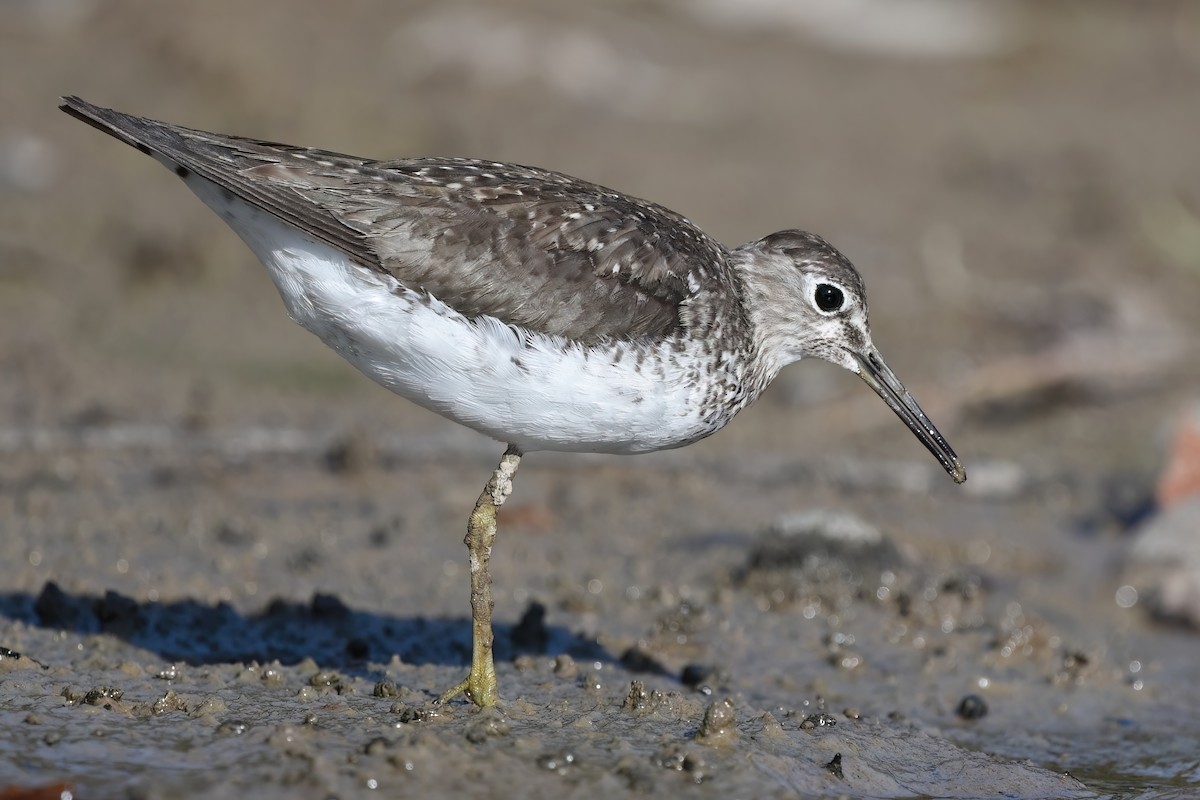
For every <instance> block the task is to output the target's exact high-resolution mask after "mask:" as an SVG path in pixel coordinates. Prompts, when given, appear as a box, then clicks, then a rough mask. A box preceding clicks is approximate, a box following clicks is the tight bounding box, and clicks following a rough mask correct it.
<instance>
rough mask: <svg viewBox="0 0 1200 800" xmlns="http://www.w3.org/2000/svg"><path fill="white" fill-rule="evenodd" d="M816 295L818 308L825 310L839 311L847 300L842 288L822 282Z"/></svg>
mask: <svg viewBox="0 0 1200 800" xmlns="http://www.w3.org/2000/svg"><path fill="white" fill-rule="evenodd" d="M815 297H816V301H817V308H819V309H821V310H822V311H825V312H833V311H837V310H838V309H840V308H841V307H842V304H843V303H845V302H846V298H845V296H844V295H843V294H842V290H841V289H839V288H838V287H836V286H833V285H830V284H828V283H822V284H819V285H818V286H817V293H816V295H815Z"/></svg>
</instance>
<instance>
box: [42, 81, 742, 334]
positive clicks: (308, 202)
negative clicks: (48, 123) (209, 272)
mask: <svg viewBox="0 0 1200 800" xmlns="http://www.w3.org/2000/svg"><path fill="white" fill-rule="evenodd" d="M62 107H63V109H64V110H65V111H67V112H68V113H70V114H72V115H74V116H76V117H78V118H80V119H82V120H83V121H85V122H88V123H89V124H91V125H93V126H95V127H97V128H99V129H100V130H103V131H104V132H106V133H109V134H110V135H113V136H115V137H116V138H118V139H120V140H122V141H124V142H126V143H127V144H130V145H132V146H134V147H137V148H138V149H140V150H143V151H144V152H147V153H150V154H151V155H154V154H155V153H159V154H161V155H162V156H164V157H165V158H166V159H168V160H169V161H171V162H174V163H176V164H178V165H180V166H181V167H183V168H184V169H186V170H190V171H193V172H195V173H196V174H198V175H200V176H202V177H204V178H207V179H208V180H211V181H213V182H214V183H216V184H218V185H219V186H221V187H223V188H225V189H226V190H228V191H230V192H232V193H233V194H234V195H237V196H238V197H240V198H242V199H243V200H245V201H247V202H249V203H252V204H253V205H256V206H258V207H260V208H262V209H264V210H266V211H268V212H270V213H272V214H274V215H276V216H277V217H279V218H281V219H283V220H285V221H286V222H288V223H290V224H292V225H294V226H296V227H297V228H299V229H300V230H303V231H305V232H306V233H308V234H309V235H311V236H313V237H315V238H317V239H320V240H322V241H324V242H327V243H328V244H330V245H332V246H334V247H336V248H338V249H340V250H342V251H343V252H345V253H346V254H347V255H349V256H350V257H352V258H353V259H354V260H355V261H357V262H358V263H360V264H362V265H364V266H366V267H369V268H372V269H376V270H379V271H382V272H386V273H388V274H390V275H392V276H394V277H395V278H396V279H397V280H398V281H400V282H401V283H402V284H404V285H405V286H408V287H410V288H412V289H416V290H419V291H424V292H428V293H429V294H430V295H432V296H434V297H437V298H438V299H439V300H441V301H442V302H444V303H446V304H447V305H449V306H451V307H452V308H454V309H456V310H457V311H459V312H461V313H463V314H465V315H467V316H468V317H477V316H480V315H488V316H492V317H495V318H497V319H500V320H502V321H504V322H506V323H509V324H512V325H520V326H523V327H526V328H530V329H532V330H537V331H541V332H544V333H550V334H555V335H560V336H564V337H567V338H570V339H575V340H578V341H581V342H590V341H596V340H599V339H604V338H619V339H634V338H639V337H642V336H669V335H670V334H671V333H673V332H674V331H676V330H677V329H678V328H679V326H680V324H681V323H680V310H681V305H682V304H684V303H686V301H687V299H688V297H689V296H690V295H691V294H693V293H694V292H695V291H696V290H697V289H699V288H700V287H701V286H704V288H705V290H706V291H710V292H722V291H725V290H728V289H730V288H731V287H730V281H731V278H730V277H729V270H728V267H727V262H726V259H727V256H728V253H727V251H726V250H725V249H724V248H723V247H722V246H721V245H720V244H718V243H717V242H715V241H714V240H713V239H711V238H710V237H708V236H706V235H705V234H704V233H703V232H701V231H700V230H699V229H697V228H696V227H695V226H694V225H692V224H691V223H690V222H689V221H688V220H686V219H685V218H683V217H681V216H679V215H678V214H675V213H674V212H672V211H670V210H668V209H665V208H663V207H661V206H658V205H655V204H652V203H648V202H645V201H642V200H637V199H635V198H631V197H628V196H625V195H621V194H618V193H616V192H613V191H611V190H609V189H605V188H604V187H601V186H597V185H595V184H591V183H587V182H585V181H580V180H577V179H574V178H570V177H568V176H565V175H561V174H559V173H554V172H549V171H545V170H540V169H534V168H530V167H521V166H517V165H512V164H500V163H496V162H489V161H474V160H468V159H450V158H417V159H404V160H398V161H370V160H366V159H361V158H355V157H353V156H347V155H342V154H339V153H332V152H327V151H322V150H316V149H311V148H299V147H293V146H290V145H284V144H279V143H274V142H266V141H259V140H254V139H246V138H241V137H236V136H226V135H221V134H214V133H207V132H204V131H198V130H193V129H190V128H184V127H180V126H176V125H170V124H166V123H161V122H155V121H153V120H147V119H143V118H140V117H134V116H130V115H127V114H122V113H120V112H116V111H112V110H109V109H105V108H100V107H98V106H94V105H91V104H89V103H86V102H85V101H82V100H80V99H78V98H64V100H63V106H62Z"/></svg>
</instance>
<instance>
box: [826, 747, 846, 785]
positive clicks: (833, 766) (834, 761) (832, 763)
mask: <svg viewBox="0 0 1200 800" xmlns="http://www.w3.org/2000/svg"><path fill="white" fill-rule="evenodd" d="M825 770H826V771H827V772H828V773H829V774H830V775H833V776H834V777H835V778H841V779H842V780H845V778H846V775H845V774H844V773H843V772H842V754H841V753H835V754H834V756H833V758H831V759H829V763H828V764H826V765H825Z"/></svg>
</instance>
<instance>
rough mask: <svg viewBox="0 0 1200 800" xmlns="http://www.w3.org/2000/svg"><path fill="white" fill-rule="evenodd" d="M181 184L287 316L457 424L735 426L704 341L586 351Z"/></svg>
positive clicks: (627, 448) (640, 434)
mask: <svg viewBox="0 0 1200 800" xmlns="http://www.w3.org/2000/svg"><path fill="white" fill-rule="evenodd" d="M185 182H186V183H187V184H188V186H189V187H190V188H191V189H192V190H193V191H194V192H195V193H196V194H197V195H198V196H199V197H200V199H201V200H203V201H204V202H205V203H206V204H207V205H208V206H209V207H210V208H212V209H213V210H214V211H216V212H217V214H219V215H220V216H221V217H222V219H224V220H225V221H226V222H227V223H228V224H229V225H230V226H231V227H232V228H233V229H234V230H235V231H236V232H237V233H238V235H240V236H241V237H242V239H243V240H244V241H245V242H246V244H248V245H249V246H250V249H251V250H253V251H254V253H255V254H256V255H257V256H258V257H259V259H261V260H262V262H263V263H264V264H265V265H266V266H267V268H268V270H269V271H270V274H271V278H272V280H274V282H275V285H276V287H277V288H278V289H279V294H280V296H281V297H282V298H283V302H284V304H285V306H286V307H287V310H288V314H290V315H291V317H292V319H294V320H295V321H296V322H298V323H299V324H300V325H302V326H304V327H305V328H306V329H308V330H309V331H311V332H312V333H314V334H316V335H317V336H318V337H319V338H320V339H321V341H323V342H325V344H327V345H329V346H330V347H332V348H333V349H334V350H336V351H337V352H338V353H339V354H340V355H341V356H342V357H343V358H345V359H346V360H347V361H349V362H350V363H351V364H353V365H354V366H356V367H357V368H358V369H360V370H361V371H362V372H364V373H365V374H366V375H368V376H369V377H371V378H372V379H374V380H375V381H377V382H379V383H380V384H382V385H383V386H385V387H387V388H388V389H391V390H392V391H393V392H396V393H397V394H399V395H401V396H403V397H406V398H408V399H409V400H411V401H413V402H414V403H417V404H418V405H421V406H423V407H425V408H428V409H430V410H432V411H435V412H437V413H439V414H441V415H442V416H444V417H447V418H449V419H452V420H454V421H455V422H458V423H460V424H462V425H465V426H467V427H469V428H472V429H474V430H476V431H479V432H480V433H484V434H487V435H488V436H491V437H493V438H495V439H498V440H500V441H502V442H507V443H512V444H515V445H517V446H519V447H521V448H522V449H523V450H525V451H526V452H528V451H532V450H566V451H591V452H602V453H642V452H649V451H652V450H662V449H667V448H671V447H679V446H682V445H684V444H688V443H690V442H693V441H695V440H697V439H700V438H703V437H704V436H707V435H709V434H711V433H713V432H714V431H716V430H717V429H718V428H720V427H721V425H723V424H724V422H725V421H726V420H725V419H724V418H723V417H722V418H721V419H719V420H716V421H713V420H711V416H710V421H705V420H704V419H703V418H702V414H701V408H700V407H701V403H702V401H703V392H702V388H700V387H698V385H697V381H696V378H697V377H699V376H703V375H705V374H706V370H708V369H711V364H708V363H705V362H704V361H702V358H701V356H700V354H699V352H698V349H695V348H693V349H692V350H690V351H685V352H682V353H681V352H677V351H676V350H674V349H673V348H672V346H671V345H670V343H660V344H644V345H643V344H639V345H633V344H630V343H618V344H613V345H606V346H601V347H596V348H585V347H583V346H581V345H578V344H576V343H572V342H569V341H565V340H563V339H561V338H559V337H553V336H547V335H544V334H540V333H536V332H532V331H528V330H526V329H523V328H518V327H514V326H510V325H506V324H504V323H503V322H501V321H499V320H497V319H494V318H492V317H480V318H478V319H474V320H472V319H468V318H466V317H464V316H463V315H461V314H459V313H458V312H456V311H454V310H453V309H452V308H450V307H449V306H447V305H446V304H444V303H442V302H440V301H439V300H438V299H437V298H434V297H430V296H428V295H426V294H423V293H421V292H418V291H414V290H412V289H409V288H408V287H405V286H403V285H401V284H400V283H399V282H398V281H396V280H395V279H394V278H392V277H391V276H388V275H382V274H379V273H377V272H375V271H373V270H370V269H367V268H366V267H362V266H359V265H357V264H355V263H353V262H352V261H350V259H349V258H347V257H346V255H345V254H343V253H342V252H341V251H339V250H337V249H335V248H333V247H330V246H329V245H326V244H324V243H322V242H320V241H317V240H315V239H313V238H312V237H309V236H307V235H305V234H303V233H301V232H300V231H299V230H297V229H296V228H293V227H292V226H290V225H288V224H286V223H284V222H282V221H281V220H279V219H278V218H276V217H274V216H272V215H270V214H268V213H266V212H264V211H261V210H259V209H258V208H256V207H254V206H252V205H250V204H248V203H245V202H244V201H242V200H240V199H237V198H235V197H232V196H231V195H229V194H228V193H227V192H224V191H223V190H221V189H220V188H218V187H217V186H215V185H214V184H212V183H211V182H209V181H207V180H205V179H203V178H200V177H198V176H196V175H194V174H192V175H189V176H188V177H187V178H186V179H185ZM638 348H641V352H640V353H639V350H638ZM619 350H623V351H624V352H623V353H622V354H621V357H620V358H618V352H619ZM639 355H641V356H642V357H641V358H639V357H638V356H639Z"/></svg>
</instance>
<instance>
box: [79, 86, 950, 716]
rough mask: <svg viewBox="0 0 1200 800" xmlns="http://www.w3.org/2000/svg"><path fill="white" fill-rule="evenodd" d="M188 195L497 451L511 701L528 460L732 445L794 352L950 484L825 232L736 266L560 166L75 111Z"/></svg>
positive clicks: (333, 326) (482, 661)
mask: <svg viewBox="0 0 1200 800" xmlns="http://www.w3.org/2000/svg"><path fill="white" fill-rule="evenodd" d="M61 108H62V109H63V110H64V111H66V112H67V113H68V114H71V115H72V116H74V117H76V118H78V119H80V120H83V121H84V122H86V123H88V124H89V125H92V126H94V127H95V128H98V129H99V130H101V131H104V132H105V133H107V134H109V135H111V136H113V137H115V138H117V139H119V140H121V141H122V142H125V143H126V144H128V145H131V146H132V147H135V148H137V149H138V150H140V151H142V152H143V153H145V154H147V155H149V156H152V157H153V158H155V159H157V160H158V161H159V162H161V163H162V164H164V165H165V166H166V167H167V168H168V169H170V170H172V171H173V172H174V173H175V174H176V175H178V176H179V177H180V178H182V179H183V181H184V183H186V184H187V186H188V187H189V188H190V189H191V190H192V191H193V192H195V194H196V195H197V196H198V197H199V198H200V199H201V200H203V201H204V203H205V204H207V205H208V207H209V208H211V209H212V210H213V211H215V212H216V213H217V214H218V215H219V216H220V217H221V218H222V219H224V220H225V222H226V223H228V224H229V226H230V227H231V228H233V230H234V231H236V232H237V234H238V235H239V236H240V237H241V238H242V239H243V241H245V242H246V244H247V245H249V247H250V249H251V250H252V251H254V254H255V255H256V256H258V258H259V259H260V260H261V261H262V262H263V264H264V265H266V267H267V270H268V272H269V273H270V276H271V279H272V280H273V281H274V282H275V286H276V288H277V289H278V290H279V294H280V296H281V297H282V298H283V303H284V306H285V307H286V308H287V312H288V314H289V315H290V316H291V317H292V319H293V320H295V321H296V322H298V323H299V324H300V325H302V326H303V327H305V328H307V329H308V330H309V331H311V332H312V333H314V334H316V335H317V337H319V338H320V339H321V341H323V342H325V344H327V345H329V346H330V347H332V348H333V349H334V350H336V351H337V352H338V353H339V354H340V355H341V356H342V357H343V358H345V359H346V360H348V361H349V362H350V363H351V364H353V365H354V366H356V367H357V368H358V369H360V370H361V371H362V372H364V373H365V374H366V375H367V376H369V377H370V378H372V379H374V380H376V381H378V382H379V383H380V384H382V385H383V386H385V387H387V388H388V389H391V390H392V391H393V392H396V393H397V394H399V395H401V396H403V397H406V398H408V399H409V400H411V401H413V402H415V403H417V404H419V405H421V406H424V407H425V408H428V409H430V410H432V411H436V412H437V413H439V414H441V415H442V416H444V417H447V418H449V419H452V420H454V421H455V422H458V423H461V424H462V425H466V426H467V427H469V428H473V429H474V430H476V431H479V432H480V433H483V434H486V435H488V436H490V437H492V438H494V439H497V440H499V441H501V442H504V443H507V445H508V449H507V450H506V451H505V453H504V456H503V457H502V458H501V460H500V463H499V465H498V466H497V468H496V470H495V471H494V472H493V473H492V476H491V479H490V480H489V481H488V482H487V485H486V486H485V487H484V490H483V493H482V494H480V496H479V500H478V502H476V504H475V510H474V511H473V512H472V514H471V516H470V519H469V521H468V523H467V536H466V540H465V542H466V545H467V548H468V551H469V555H470V564H471V616H472V623H473V642H472V643H473V649H472V658H471V670H470V673H469V674H468V676H467V677H466V678H465V679H464V680H463V681H462V682H461V683H459V684H458V685H456V686H454V687H453V688H451V689H450V690H449V691H447V692H445V693H443V694H442V695H441V696H440V697H439V698H438V700H439V702H444V701H446V700H448V699H450V698H451V697H454V696H456V695H458V694H462V693H465V694H466V695H467V697H468V698H470V699H471V700H472V701H474V702H475V703H476V704H478V705H480V706H487V705H492V704H494V703H495V702H496V700H497V697H498V693H497V685H496V671H495V667H494V664H493V659H492V606H493V602H492V596H491V577H490V575H489V572H488V560H489V557H490V555H491V549H492V543H493V541H494V539H495V535H496V511H497V509H499V508H500V506H501V505H502V504H503V503H504V501H505V499H506V498H507V497H508V495H509V493H510V492H511V491H512V480H513V476H514V474H515V473H516V471H517V467H518V465H519V464H520V460H521V457H522V455H523V454H525V453H528V452H532V451H535V450H560V451H573V452H596V453H616V454H632V453H646V452H650V451H654V450H665V449H669V448H674V447H682V446H684V445H687V444H691V443H692V442H695V441H697V440H699V439H703V438H704V437H706V436H709V435H710V434H713V433H715V432H716V431H718V430H720V429H721V428H722V427H724V425H725V424H726V423H728V422H729V420H731V419H732V418H733V416H734V415H735V414H737V412H738V411H740V410H742V409H743V408H745V407H746V406H747V405H749V404H750V403H751V402H752V401H753V400H754V399H755V398H757V397H758V396H759V395H760V394H761V393H762V392H763V390H764V389H766V387H767V385H768V384H769V383H770V382H771V381H772V380H773V379H774V378H775V376H776V375H777V374H779V371H780V370H781V369H782V368H783V367H785V366H787V365H788V364H790V363H792V362H794V361H799V360H800V359H802V358H805V357H809V356H815V357H817V358H822V359H825V360H826V361H831V362H833V363H835V364H839V365H841V366H843V367H845V368H846V369H848V370H850V371H851V372H854V373H856V374H858V375H859V376H860V377H861V378H862V379H863V380H864V381H866V383H867V384H868V385H869V386H870V387H871V388H872V389H874V390H875V391H876V392H877V393H878V394H879V396H880V397H881V398H883V400H884V402H885V403H887V405H888V406H889V407H890V408H891V409H892V410H893V411H894V412H895V413H896V414H897V415H898V416H899V417H900V419H901V420H903V421H904V423H905V424H906V425H907V426H908V427H909V429H910V430H912V432H913V433H914V434H916V436H917V438H919V439H920V440H921V442H922V443H923V444H924V445H925V446H926V447H927V448H928V449H929V450H930V452H932V453H933V455H934V456H935V457H936V458H937V459H938V461H939V462H940V463H941V465H942V466H943V467H944V468H945V469H946V471H947V472H948V473H949V474H950V476H951V477H952V478H953V479H954V480H955V481H956V482H958V483H961V482H962V481H964V480H966V472H965V471H964V469H963V466H962V463H961V462H960V461H959V459H958V456H957V455H955V453H954V450H952V449H951V447H950V445H949V444H948V443H947V442H946V440H945V438H943V436H942V435H941V433H939V432H938V430H937V428H935V427H934V425H933V423H931V422H930V421H929V419H928V418H927V417H926V416H925V413H924V412H923V411H922V410H921V408H920V406H918V405H917V403H916V401H915V400H914V399H913V397H912V395H910V394H909V392H908V391H907V390H906V389H905V388H904V385H903V384H902V383H901V382H900V380H899V379H898V378H897V377H896V376H895V374H894V373H893V372H892V370H891V369H890V368H889V367H888V366H887V365H886V364H885V363H884V361H883V359H882V358H881V357H880V355H879V352H878V351H877V350H876V349H875V346H874V345H873V344H872V342H871V335H870V330H869V328H868V325H867V301H866V294H865V293H864V289H863V281H862V278H861V277H860V276H859V274H858V272H857V271H856V270H855V268H854V266H853V265H852V264H851V263H850V262H849V261H848V260H847V259H846V258H845V256H843V255H842V254H841V253H839V252H838V251H837V250H835V249H834V248H833V247H832V246H830V245H829V244H828V243H827V242H826V241H825V240H824V239H822V238H820V237H819V236H816V235H814V234H811V233H806V232H803V231H799V230H786V231H780V232H778V233H773V234H771V235H769V236H767V237H765V238H763V239H759V240H758V241H755V242H750V243H749V244H745V245H743V246H741V247H738V248H736V249H733V250H729V249H726V248H725V247H724V246H722V245H721V244H719V243H718V242H716V241H714V240H713V239H711V238H710V237H709V236H707V235H705V234H704V233H703V232H702V231H701V230H699V229H698V228H697V227H695V226H694V225H693V224H692V223H691V222H689V221H688V220H687V219H685V218H684V217H682V216H680V215H678V214H676V213H675V212H673V211H670V210H669V209H666V208H663V207H662V206H659V205H655V204H654V203H648V202H646V201H644V200H639V199H637V198H634V197H630V196H628V195H624V194H620V193H618V192H614V191H612V190H611V189H606V188H604V187H602V186H597V185H596V184H592V183H588V182H586V181H582V180H578V179H576V178H572V177H569V176H567V175H562V174H559V173H556V172H549V171H546V170H541V169H535V168H532V167H523V166H518V165H515V164H505V163H500V162H496V161H478V160H472V159H464V158H405V159H399V160H396V161H375V160H371V159H366V158H358V157H354V156H347V155H342V154H339V153H333V152H327V151H324V150H317V149H313V148H307V147H293V146H290V145H284V144H276V143H271V142H264V141H257V140H253V139H246V138H241V137H235V136H226V135H222V134H216V133H206V132H204V131H199V130H193V129H190V128H184V127H181V126H178V125H171V124H167V123H163V122H156V121H154V120H150V119H144V118H141V117H135V116H130V115H128V114H123V113H120V112H117V111H113V110H111V109H107V108H101V107H99V106H95V105H92V104H91V103H88V102H85V101H83V100H81V99H79V98H77V97H66V98H63V99H62V102H61Z"/></svg>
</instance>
